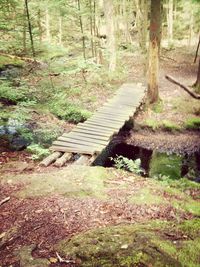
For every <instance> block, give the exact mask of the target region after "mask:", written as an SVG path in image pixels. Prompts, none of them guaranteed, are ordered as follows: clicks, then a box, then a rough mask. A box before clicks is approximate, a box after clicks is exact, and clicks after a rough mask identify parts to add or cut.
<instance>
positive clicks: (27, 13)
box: [25, 0, 35, 58]
mask: <svg viewBox="0 0 200 267" xmlns="http://www.w3.org/2000/svg"><path fill="white" fill-rule="evenodd" d="M25 7H26V15H27V21H28V31H29V35H30V41H31V50H32V55H33V58H35V48H34V42H33V34H32V26H31V20H30V14H29V8H28V0H25Z"/></svg>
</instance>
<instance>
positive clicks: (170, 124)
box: [163, 120, 180, 132]
mask: <svg viewBox="0 0 200 267" xmlns="http://www.w3.org/2000/svg"><path fill="white" fill-rule="evenodd" d="M163 128H164V129H165V130H167V131H170V132H173V131H179V130H180V127H179V126H178V125H177V124H175V123H173V122H171V121H167V120H164V121H163Z"/></svg>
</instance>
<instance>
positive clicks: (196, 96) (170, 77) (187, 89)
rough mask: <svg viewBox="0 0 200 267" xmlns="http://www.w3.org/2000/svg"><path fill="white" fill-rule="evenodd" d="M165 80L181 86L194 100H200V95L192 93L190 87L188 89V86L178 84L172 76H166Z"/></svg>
mask: <svg viewBox="0 0 200 267" xmlns="http://www.w3.org/2000/svg"><path fill="white" fill-rule="evenodd" d="M165 78H166V79H167V80H169V81H170V82H172V83H175V84H176V85H178V86H180V87H181V88H182V89H183V90H185V91H186V92H187V93H188V94H189V95H190V96H192V97H193V98H195V99H200V95H198V94H196V93H195V92H192V91H191V90H190V88H189V87H187V86H185V85H183V84H181V83H180V82H178V81H177V80H176V79H174V78H173V77H172V76H170V75H166V76H165Z"/></svg>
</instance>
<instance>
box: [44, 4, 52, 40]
mask: <svg viewBox="0 0 200 267" xmlns="http://www.w3.org/2000/svg"><path fill="white" fill-rule="evenodd" d="M45 26H46V40H47V42H48V43H51V31H50V18H49V10H48V8H46V15H45Z"/></svg>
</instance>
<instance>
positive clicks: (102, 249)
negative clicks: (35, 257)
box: [56, 224, 181, 267]
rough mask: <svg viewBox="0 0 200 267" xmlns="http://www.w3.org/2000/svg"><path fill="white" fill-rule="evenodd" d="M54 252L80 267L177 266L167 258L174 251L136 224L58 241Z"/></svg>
mask: <svg viewBox="0 0 200 267" xmlns="http://www.w3.org/2000/svg"><path fill="white" fill-rule="evenodd" d="M161 243H163V245H162V246H161V245H160V244H161ZM168 243H169V244H168ZM166 244H167V245H166ZM56 250H58V251H60V253H62V254H63V255H68V256H70V257H72V258H78V259H80V260H81V262H82V265H81V266H84V267H85V266H108V267H111V266H127V267H129V266H149V265H150V266H151V265H152V266H181V264H180V263H179V262H178V261H177V260H176V258H175V257H173V256H171V255H170V253H171V254H173V253H174V252H176V248H175V247H174V246H173V245H172V244H170V242H165V240H163V239H162V238H161V236H160V235H159V233H156V232H154V229H152V226H150V227H149V228H148V227H146V226H144V225H139V224H137V225H130V226H117V227H116V226H114V227H107V228H100V229H96V230H92V231H88V232H87V233H84V234H80V235H77V236H75V237H73V238H72V239H71V240H69V241H67V240H66V241H62V242H60V244H59V245H57V246H56Z"/></svg>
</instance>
